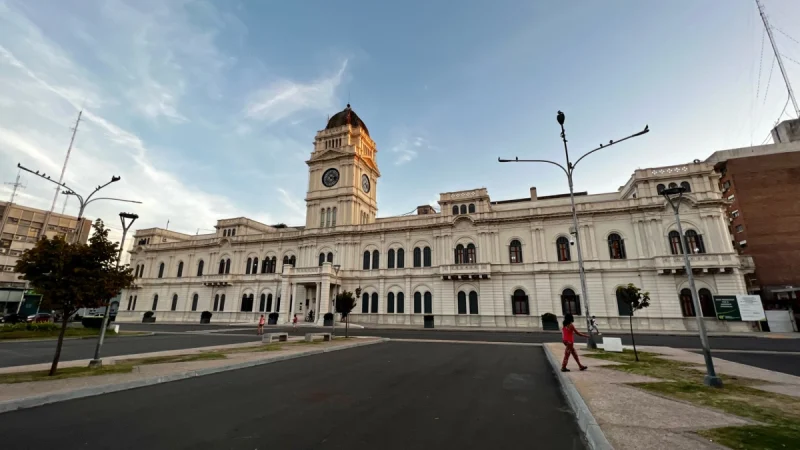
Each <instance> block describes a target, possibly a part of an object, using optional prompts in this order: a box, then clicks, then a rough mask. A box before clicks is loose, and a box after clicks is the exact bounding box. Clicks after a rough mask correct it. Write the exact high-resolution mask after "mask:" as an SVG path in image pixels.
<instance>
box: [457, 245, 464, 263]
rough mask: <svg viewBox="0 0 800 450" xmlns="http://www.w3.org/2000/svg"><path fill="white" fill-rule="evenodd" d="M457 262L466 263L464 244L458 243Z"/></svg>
mask: <svg viewBox="0 0 800 450" xmlns="http://www.w3.org/2000/svg"><path fill="white" fill-rule="evenodd" d="M455 264H464V246H463V245H461V244H458V245H456V250H455Z"/></svg>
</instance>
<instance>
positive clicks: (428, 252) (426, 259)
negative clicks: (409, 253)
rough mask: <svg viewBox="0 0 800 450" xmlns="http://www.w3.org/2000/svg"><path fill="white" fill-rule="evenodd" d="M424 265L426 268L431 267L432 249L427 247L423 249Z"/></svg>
mask: <svg viewBox="0 0 800 450" xmlns="http://www.w3.org/2000/svg"><path fill="white" fill-rule="evenodd" d="M422 265H423V266H425V267H430V266H431V248H430V247H425V248H424V249H422Z"/></svg>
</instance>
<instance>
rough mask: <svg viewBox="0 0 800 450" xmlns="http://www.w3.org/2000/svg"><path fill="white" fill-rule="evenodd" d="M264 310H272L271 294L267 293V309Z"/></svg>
mask: <svg viewBox="0 0 800 450" xmlns="http://www.w3.org/2000/svg"><path fill="white" fill-rule="evenodd" d="M264 311H272V294H267V309H265V310H264Z"/></svg>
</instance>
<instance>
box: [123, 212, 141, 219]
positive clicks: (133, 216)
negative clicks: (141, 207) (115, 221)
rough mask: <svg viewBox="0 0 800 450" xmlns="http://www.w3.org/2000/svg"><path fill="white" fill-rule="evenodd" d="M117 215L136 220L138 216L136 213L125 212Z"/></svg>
mask: <svg viewBox="0 0 800 450" xmlns="http://www.w3.org/2000/svg"><path fill="white" fill-rule="evenodd" d="M119 216H120V217H122V218H123V219H131V220H136V219H138V218H139V216H138V215H137V214H133V213H126V212H121V213H119Z"/></svg>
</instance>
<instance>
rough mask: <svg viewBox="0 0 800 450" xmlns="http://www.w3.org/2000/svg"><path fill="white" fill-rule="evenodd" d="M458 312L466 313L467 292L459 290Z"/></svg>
mask: <svg viewBox="0 0 800 450" xmlns="http://www.w3.org/2000/svg"><path fill="white" fill-rule="evenodd" d="M458 313H459V314H466V313H467V294H465V293H464V291H459V293H458Z"/></svg>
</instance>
